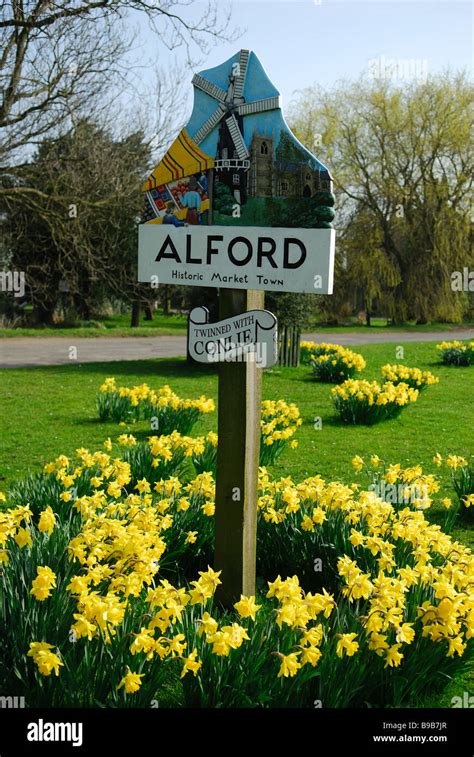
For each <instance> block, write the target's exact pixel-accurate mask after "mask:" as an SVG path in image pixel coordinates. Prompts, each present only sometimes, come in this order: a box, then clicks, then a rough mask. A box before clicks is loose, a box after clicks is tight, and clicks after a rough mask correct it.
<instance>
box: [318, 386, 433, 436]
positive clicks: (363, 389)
mask: <svg viewBox="0 0 474 757" xmlns="http://www.w3.org/2000/svg"><path fill="white" fill-rule="evenodd" d="M331 394H332V400H333V402H334V407H335V408H336V410H337V412H338V413H339V416H340V418H341V420H342V421H343V422H344V423H352V424H366V425H372V424H374V423H379V422H380V421H385V420H388V419H389V418H395V417H396V416H398V415H400V413H401V411H402V410H403V408H404V407H406V406H407V405H409V404H411V403H412V402H416V400H417V399H418V395H419V390H418V389H412V388H411V387H410V386H408V384H405V383H404V382H401V383H399V384H393V383H392V382H391V381H387V382H385V383H384V384H383V385H382V386H381V385H380V384H379V383H378V382H377V381H363V380H356V379H348V380H347V381H345V382H344V383H343V384H341V385H340V386H335V387H334V389H332V390H331Z"/></svg>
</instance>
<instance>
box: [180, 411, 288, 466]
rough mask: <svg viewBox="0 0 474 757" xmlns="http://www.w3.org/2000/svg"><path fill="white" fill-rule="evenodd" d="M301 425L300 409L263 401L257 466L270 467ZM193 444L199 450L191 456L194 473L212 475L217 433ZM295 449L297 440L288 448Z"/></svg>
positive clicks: (215, 458)
mask: <svg viewBox="0 0 474 757" xmlns="http://www.w3.org/2000/svg"><path fill="white" fill-rule="evenodd" d="M301 423H302V420H301V417H300V412H299V409H298V407H297V405H295V404H294V403H288V402H285V401H284V400H277V401H273V400H264V401H263V402H262V417H261V421H260V428H261V434H260V465H269V464H271V463H274V462H275V460H276V459H277V458H278V457H279V456H280V454H281V453H282V451H283V449H284V448H285V446H286V444H287V442H288V440H289V439H290V438H291V437H292V436H293V435H294V434H295V432H296V430H297V429H298V426H300V425H301ZM196 443H197V445H198V451H197V452H196V454H195V455H194V456H193V463H194V466H195V468H196V471H197V472H198V473H200V472H202V471H211V472H213V473H215V471H216V462H217V444H218V436H217V434H215V433H214V432H212V431H211V432H209V433H208V434H207V436H206V437H198V438H197V439H196ZM297 446H298V441H297V440H296V439H293V440H292V441H291V442H290V447H291V448H292V449H295V448H296V447H297Z"/></svg>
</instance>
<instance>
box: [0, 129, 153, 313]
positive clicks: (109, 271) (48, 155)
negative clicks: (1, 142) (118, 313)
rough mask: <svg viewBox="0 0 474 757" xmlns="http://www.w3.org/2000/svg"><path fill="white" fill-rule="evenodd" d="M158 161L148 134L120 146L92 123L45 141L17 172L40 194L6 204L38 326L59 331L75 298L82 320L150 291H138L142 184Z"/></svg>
mask: <svg viewBox="0 0 474 757" xmlns="http://www.w3.org/2000/svg"><path fill="white" fill-rule="evenodd" d="M149 161H150V151H149V146H148V144H147V143H146V141H145V140H144V137H143V134H142V133H140V132H139V133H132V134H128V135H126V136H124V137H123V138H122V139H120V140H116V139H114V138H113V137H112V136H111V134H110V133H107V132H106V131H105V130H104V129H102V128H100V127H98V126H96V125H95V124H93V123H91V122H89V121H82V122H80V123H79V124H78V125H77V127H76V128H75V129H74V131H73V132H72V133H71V134H68V135H65V136H63V137H61V138H59V139H57V140H45V141H44V142H43V143H42V144H41V145H40V147H39V148H38V150H37V152H36V154H35V156H34V159H33V160H32V161H31V163H29V164H27V165H26V166H23V167H22V169H21V170H19V171H18V172H17V176H18V178H19V180H21V182H22V187H24V188H32V189H33V190H37V193H32V194H31V195H28V194H21V195H20V194H18V195H13V196H11V197H9V198H7V199H5V198H4V201H3V207H4V209H5V216H4V217H5V220H4V229H5V232H6V233H7V238H8V245H9V248H10V250H11V253H12V264H13V265H14V266H15V268H17V269H19V270H23V271H25V272H26V283H27V290H28V294H29V297H30V299H31V301H32V302H33V305H34V306H35V309H36V313H37V317H38V320H39V321H40V322H46V323H51V322H52V320H53V315H54V312H55V309H56V308H57V306H58V303H59V300H60V298H61V294H60V290H61V289H62V290H67V293H68V298H67V299H68V300H69V304H70V306H72V307H73V308H74V311H75V312H76V313H77V314H78V315H79V317H80V318H84V319H89V318H90V317H91V313H92V312H93V311H94V310H97V308H98V307H99V306H100V304H101V302H103V300H104V299H105V298H107V297H110V296H113V297H115V298H118V299H122V300H125V301H128V302H132V301H133V300H135V299H137V298H142V297H143V296H144V294H145V293H148V296H149V292H150V288H149V287H144V286H143V285H138V284H137V283H136V280H137V273H136V265H137V254H136V249H137V221H138V218H139V216H140V212H141V208H142V194H141V183H142V181H143V176H144V174H145V171H146V167H147V165H148V163H149Z"/></svg>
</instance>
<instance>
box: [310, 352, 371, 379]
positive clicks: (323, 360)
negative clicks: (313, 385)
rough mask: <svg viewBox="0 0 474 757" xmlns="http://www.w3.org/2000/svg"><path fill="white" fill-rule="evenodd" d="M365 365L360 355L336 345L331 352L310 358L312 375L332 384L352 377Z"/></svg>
mask: <svg viewBox="0 0 474 757" xmlns="http://www.w3.org/2000/svg"><path fill="white" fill-rule="evenodd" d="M365 366H366V362H365V360H364V358H363V357H362V355H359V354H358V353H357V352H352V350H348V349H346V348H344V347H338V348H337V349H335V350H334V351H333V352H325V353H323V354H322V355H318V356H317V357H314V358H313V359H312V360H311V367H312V369H313V377H314V378H315V379H318V381H327V382H328V383H332V384H340V383H342V382H343V381H346V380H347V379H349V378H352V377H353V376H354V375H355V374H356V373H357V372H358V371H362V370H363V369H364V368H365Z"/></svg>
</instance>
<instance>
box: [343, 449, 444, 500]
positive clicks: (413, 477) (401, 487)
mask: <svg viewBox="0 0 474 757" xmlns="http://www.w3.org/2000/svg"><path fill="white" fill-rule="evenodd" d="M352 466H353V468H354V470H355V471H356V472H357V473H360V472H362V471H364V473H365V474H366V477H367V480H368V489H369V490H371V491H374V492H375V493H376V495H377V496H378V497H380V498H381V499H382V500H384V501H385V502H390V503H391V504H392V505H393V506H394V507H407V506H408V507H412V508H413V509H415V510H427V509H428V508H429V507H431V505H432V504H433V495H436V494H437V493H438V492H439V490H440V488H441V485H440V482H439V480H438V478H437V477H436V476H434V475H433V474H432V473H423V468H422V466H421V465H413V466H409V467H407V468H402V466H401V465H400V463H392V464H387V463H386V462H385V461H384V460H382V459H381V458H380V457H379V456H378V455H371V456H370V458H369V460H368V461H366V460H364V458H362V457H361V456H360V455H355V457H353V458H352ZM442 504H443V507H444V508H445V509H446V510H449V509H450V508H451V506H452V502H451V500H448V499H444V500H442Z"/></svg>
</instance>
